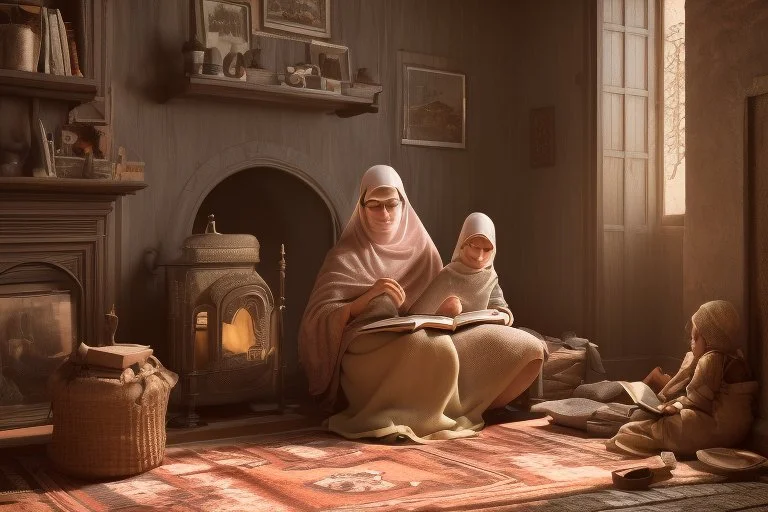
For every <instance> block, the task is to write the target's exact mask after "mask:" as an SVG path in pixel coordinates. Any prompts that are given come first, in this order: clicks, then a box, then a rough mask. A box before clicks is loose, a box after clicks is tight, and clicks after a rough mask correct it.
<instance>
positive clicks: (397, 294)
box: [349, 277, 405, 318]
mask: <svg viewBox="0 0 768 512" xmlns="http://www.w3.org/2000/svg"><path fill="white" fill-rule="evenodd" d="M383 294H386V295H388V296H389V297H390V298H391V299H392V302H394V303H395V306H397V307H398V308H399V307H400V306H402V305H403V302H405V290H403V287H402V286H400V284H399V283H398V282H397V281H395V280H394V279H390V278H388V277H383V278H381V279H379V280H378V281H376V282H375V283H373V285H371V287H370V288H369V289H368V291H367V292H365V293H364V294H362V295H361V296H359V297H358V298H356V299H355V300H353V301H352V303H351V304H350V309H349V314H350V316H351V317H352V318H354V317H356V316H357V315H359V314H360V313H362V312H363V310H364V309H365V307H366V306H367V305H368V303H369V302H371V301H372V300H373V299H375V298H376V297H378V296H379V295H383Z"/></svg>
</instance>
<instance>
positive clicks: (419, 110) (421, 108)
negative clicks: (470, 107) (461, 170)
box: [400, 62, 467, 148]
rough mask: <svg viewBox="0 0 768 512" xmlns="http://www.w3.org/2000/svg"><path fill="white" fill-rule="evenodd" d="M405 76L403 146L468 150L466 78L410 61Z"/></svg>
mask: <svg viewBox="0 0 768 512" xmlns="http://www.w3.org/2000/svg"><path fill="white" fill-rule="evenodd" d="M401 73H402V83H401V93H400V96H401V105H402V124H401V127H402V133H401V138H400V140H401V143H402V144H410V145H415V146H436V147H446V148H464V147H466V119H467V117H466V104H467V96H466V77H465V75H464V74H463V73H457V72H453V71H447V70H443V69H436V68H434V67H428V66H424V65H421V64H413V63H408V62H403V63H402V70H401Z"/></svg>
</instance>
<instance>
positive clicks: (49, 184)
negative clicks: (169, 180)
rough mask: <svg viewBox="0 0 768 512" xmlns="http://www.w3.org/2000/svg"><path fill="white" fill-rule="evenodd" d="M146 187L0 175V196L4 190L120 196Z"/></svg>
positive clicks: (142, 185) (101, 181) (142, 183)
mask: <svg viewBox="0 0 768 512" xmlns="http://www.w3.org/2000/svg"><path fill="white" fill-rule="evenodd" d="M146 187H147V183H145V182H143V181H118V180H105V179H88V178H34V177H18V178H3V177H0V197H2V196H3V195H5V193H6V192H40V193H50V194H62V193H69V194H101V195H105V196H122V195H126V194H133V193H135V192H137V191H139V190H141V189H143V188H146Z"/></svg>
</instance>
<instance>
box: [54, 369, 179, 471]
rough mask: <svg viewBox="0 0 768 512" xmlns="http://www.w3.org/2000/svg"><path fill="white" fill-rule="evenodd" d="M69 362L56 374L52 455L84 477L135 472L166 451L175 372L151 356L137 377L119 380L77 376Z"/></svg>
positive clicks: (62, 468) (151, 465)
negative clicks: (166, 417) (166, 433)
mask: <svg viewBox="0 0 768 512" xmlns="http://www.w3.org/2000/svg"><path fill="white" fill-rule="evenodd" d="M76 368H77V367H76V366H74V365H72V364H70V363H65V364H64V365H62V367H61V368H60V369H59V370H58V371H57V372H56V373H55V374H54V375H53V376H52V378H51V382H50V387H51V407H52V409H53V438H52V440H51V443H50V444H49V445H48V456H49V457H50V459H51V460H52V461H53V463H54V465H55V466H56V468H57V469H58V470H60V471H61V472H62V473H66V474H69V475H72V476H77V477H80V478H115V477H124V476H129V475H135V474H138V473H142V472H144V471H147V470H149V469H152V468H154V467H157V466H159V465H160V464H161V463H162V461H163V456H164V455H165V414H166V410H167V407H168V396H169V394H170V391H171V388H172V387H173V386H174V385H175V384H176V380H177V376H176V374H175V373H173V372H171V371H169V370H167V369H165V368H164V367H163V366H162V365H161V364H160V362H159V361H157V359H155V358H154V357H151V358H150V360H149V361H148V362H147V363H146V364H145V365H144V367H143V368H142V370H141V372H140V373H139V374H138V375H135V376H133V377H131V373H130V372H127V373H124V374H123V377H122V378H121V379H120V380H117V379H102V378H93V377H79V376H78V375H77V370H76Z"/></svg>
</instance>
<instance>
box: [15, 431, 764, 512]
mask: <svg viewBox="0 0 768 512" xmlns="http://www.w3.org/2000/svg"><path fill="white" fill-rule="evenodd" d="M575 432H576V431H572V430H567V429H562V428H559V427H556V426H551V425H549V424H548V423H547V421H546V420H531V421H524V422H518V423H509V424H504V425H495V426H492V427H489V428H486V429H485V430H484V431H483V432H482V433H481V435H480V436H479V437H477V438H471V439H463V440H454V441H447V442H438V443H432V444H428V445H400V446H387V445H381V444H369V443H358V442H352V441H347V440H344V439H341V438H339V437H337V436H334V435H331V434H328V433H325V432H319V431H300V432H290V433H284V434H279V435H265V436H259V437H253V438H249V439H247V440H243V441H238V442H237V443H236V444H226V445H223V444H219V445H202V444H200V445H187V446H178V447H172V448H169V449H168V450H167V451H166V457H165V461H164V464H163V465H162V466H161V467H159V468H156V469H154V470H152V471H149V472H147V473H145V474H143V475H139V476H136V477H132V478H127V479H124V480H118V481H111V482H95V483H94V482H82V481H77V480H74V479H71V478H68V477H65V476H63V475H61V474H59V473H57V472H55V471H54V470H53V469H51V468H50V467H49V466H48V464H47V461H46V460H45V459H44V458H43V457H30V456H19V457H16V458H14V459H13V460H10V461H1V462H0V511H2V512H4V511H6V510H9V511H10V510H14V511H16V510H21V511H27V510H28V511H51V510H56V511H105V512H106V511H115V510H118V511H122V512H128V511H131V512H133V511H144V510H153V509H162V510H170V511H181V510H184V511H200V512H203V511H205V512H209V511H289V510H310V511H313V510H329V511H330V510H355V511H365V510H377V511H396V510H397V511H400V510H541V511H546V512H555V511H558V512H559V511H563V512H569V511H571V510H573V511H577V510H578V511H587V512H591V511H600V510H614V509H621V510H637V511H640V510H643V511H655V510H661V509H658V508H654V507H658V506H666V505H670V504H671V503H675V504H676V505H675V508H674V509H675V510H704V509H706V510H707V511H708V512H713V511H720V510H734V509H736V508H738V507H741V508H738V509H739V510H745V509H750V507H761V506H764V507H765V509H768V484H767V483H765V482H760V481H758V482H724V478H723V477H719V476H716V475H712V474H710V473H707V472H705V471H703V470H702V467H701V466H697V464H698V462H695V461H694V462H691V463H680V464H678V467H677V468H676V469H675V470H674V472H673V476H672V478H671V479H668V480H666V481H664V482H660V483H658V484H655V485H654V487H653V489H652V490H650V491H645V492H635V493H628V492H620V491H617V490H614V489H613V488H612V482H611V475H610V472H611V471H612V470H614V469H619V468H624V467H630V466H634V465H638V464H639V463H643V461H637V460H635V461H632V460H627V459H624V458H622V457H621V456H619V455H616V454H612V453H609V452H607V451H606V450H605V448H604V446H603V444H602V442H601V441H600V440H595V439H584V438H579V437H577V436H574V435H573V434H574V433H575ZM645 462H650V460H649V461H645ZM684 484H687V485H684ZM691 484H697V485H691ZM596 491H597V492H596ZM729 496H730V498H729ZM734 496H741V497H743V498H744V499H748V501H749V503H747V502H746V501H745V502H743V503H741V502H739V501H738V500H736V499H734ZM702 499H703V500H704V501H701V500H702ZM686 500H688V501H686ZM695 500H699V501H695ZM682 504H686V506H687V505H690V506H691V507H692V508H679V507H678V505H682ZM718 504H719V505H718ZM734 504H735V505H734ZM721 505H722V507H726V506H736V505H737V506H736V508H722V507H721V508H718V507H720V506H721ZM758 509H761V508H755V510H758ZM665 510H668V508H667V509H665ZM761 510H762V509H761Z"/></svg>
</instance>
